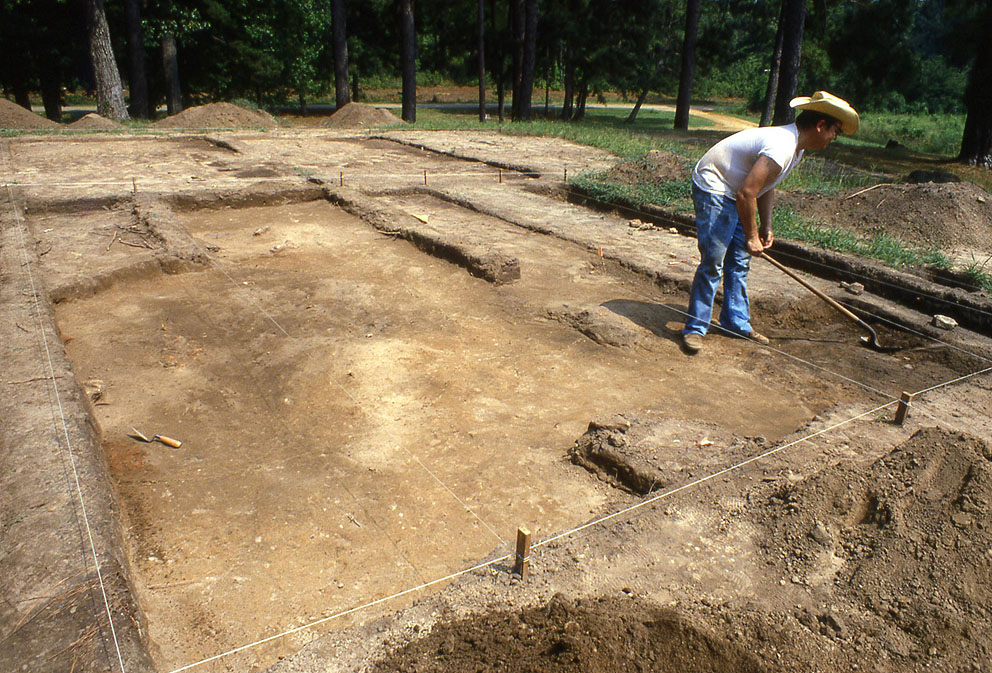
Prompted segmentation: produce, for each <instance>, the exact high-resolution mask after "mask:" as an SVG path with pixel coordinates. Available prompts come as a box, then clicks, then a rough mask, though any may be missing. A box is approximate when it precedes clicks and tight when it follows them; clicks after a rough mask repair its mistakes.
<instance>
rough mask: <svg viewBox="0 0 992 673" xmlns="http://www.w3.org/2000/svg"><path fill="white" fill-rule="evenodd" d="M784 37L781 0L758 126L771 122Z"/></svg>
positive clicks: (783, 14)
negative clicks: (763, 102) (763, 105)
mask: <svg viewBox="0 0 992 673" xmlns="http://www.w3.org/2000/svg"><path fill="white" fill-rule="evenodd" d="M784 37H785V2H784V0H783V2H782V11H781V12H779V17H778V30H776V31H775V48H774V49H773V50H772V63H771V66H770V67H769V68H768V88H767V89H765V109H764V110H762V111H761V121H760V122H759V124H758V125H759V126H768V125H770V124H771V123H772V114H773V113H774V112H775V94H777V93H778V76H779V72H781V69H782V42H783V39H784Z"/></svg>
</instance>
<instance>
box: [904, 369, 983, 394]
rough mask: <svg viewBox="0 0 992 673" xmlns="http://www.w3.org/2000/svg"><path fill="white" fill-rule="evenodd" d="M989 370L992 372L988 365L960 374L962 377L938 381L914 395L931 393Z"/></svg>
mask: <svg viewBox="0 0 992 673" xmlns="http://www.w3.org/2000/svg"><path fill="white" fill-rule="evenodd" d="M988 372H992V367H986V368H985V369H982V370H980V371H977V372H972V373H971V374H965V375H964V376H960V377H958V378H956V379H953V380H951V381H945V382H944V383H938V384H937V385H935V386H930V387H929V388H924V389H923V390H919V391H917V392H915V393H913V394H914V395H922V394H924V393H929V392H931V391H933V390H937V389H938V388H943V387H944V386H949V385H951V384H952V383H959V382H961V381H964V380H965V379H969V378H971V377H973V376H980V375H982V374H987V373H988Z"/></svg>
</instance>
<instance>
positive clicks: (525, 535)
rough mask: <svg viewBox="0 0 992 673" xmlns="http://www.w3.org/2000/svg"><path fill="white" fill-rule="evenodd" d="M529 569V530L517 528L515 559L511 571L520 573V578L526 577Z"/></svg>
mask: <svg viewBox="0 0 992 673" xmlns="http://www.w3.org/2000/svg"><path fill="white" fill-rule="evenodd" d="M529 569H530V531H529V530H527V529H526V528H518V529H517V560H516V563H514V564H513V572H515V573H517V574H518V575H520V579H527V572H528V570H529Z"/></svg>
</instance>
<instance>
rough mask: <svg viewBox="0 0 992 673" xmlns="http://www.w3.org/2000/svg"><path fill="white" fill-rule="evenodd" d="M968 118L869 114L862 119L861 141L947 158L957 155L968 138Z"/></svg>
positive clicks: (859, 130) (859, 131) (943, 115)
mask: <svg viewBox="0 0 992 673" xmlns="http://www.w3.org/2000/svg"><path fill="white" fill-rule="evenodd" d="M964 121H965V116H964V115H955V114H940V115H924V114H886V113H868V114H865V115H863V116H862V119H861V128H860V129H858V139H859V140H861V141H863V142H866V143H869V144H874V145H880V146H882V147H885V145H886V144H887V143H888V142H889V141H890V140H895V141H896V142H899V143H901V144H902V145H905V146H906V147H907V148H909V149H910V150H912V151H914V152H921V153H924V154H934V155H939V156H943V157H953V156H957V154H958V152H959V151H960V150H961V137H962V136H963V135H964Z"/></svg>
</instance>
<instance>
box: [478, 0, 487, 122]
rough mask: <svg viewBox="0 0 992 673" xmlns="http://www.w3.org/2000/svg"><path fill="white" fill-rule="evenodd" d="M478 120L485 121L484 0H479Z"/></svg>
mask: <svg viewBox="0 0 992 673" xmlns="http://www.w3.org/2000/svg"><path fill="white" fill-rule="evenodd" d="M478 15H479V47H478V49H479V121H480V122H485V121H486V0H479V4H478Z"/></svg>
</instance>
